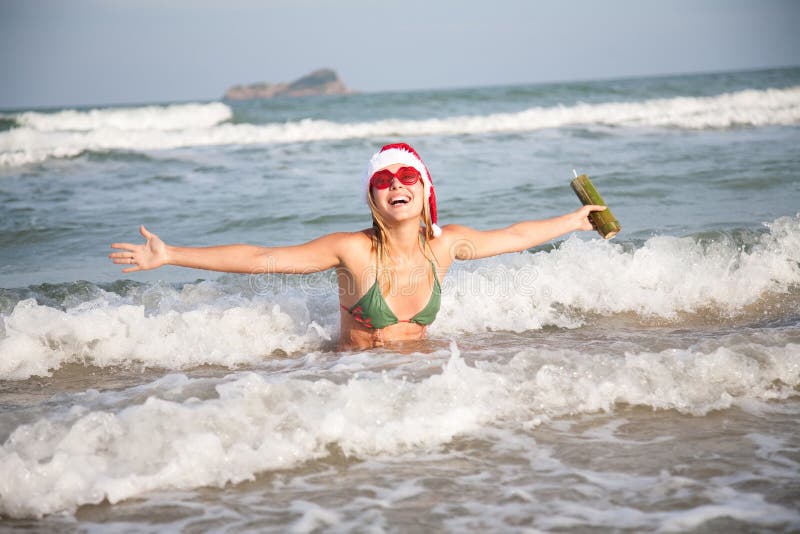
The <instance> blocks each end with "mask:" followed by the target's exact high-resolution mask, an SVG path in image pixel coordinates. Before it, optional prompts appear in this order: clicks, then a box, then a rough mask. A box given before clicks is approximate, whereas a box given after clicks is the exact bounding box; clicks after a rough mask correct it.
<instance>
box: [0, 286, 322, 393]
mask: <svg viewBox="0 0 800 534" xmlns="http://www.w3.org/2000/svg"><path fill="white" fill-rule="evenodd" d="M210 286H213V284H211V283H204V284H199V285H192V284H189V285H187V286H185V287H184V288H183V290H182V291H180V292H174V291H169V290H167V289H164V288H160V289H161V291H163V292H166V293H167V295H161V296H160V298H161V299H162V300H161V303H160V306H159V307H158V308H157V309H156V310H152V311H150V312H148V311H147V310H146V307H145V305H144V304H141V303H138V304H137V303H131V299H130V298H127V299H120V298H119V297H117V296H116V295H112V294H104V296H102V297H100V298H98V299H96V300H93V301H91V302H87V303H84V304H82V305H79V306H76V307H74V308H70V309H67V310H60V309H56V308H52V307H49V306H45V305H40V304H37V303H36V302H35V301H34V300H33V299H27V300H23V301H20V302H19V303H17V305H16V306H15V307H14V310H13V311H12V313H11V314H10V315H8V316H3V317H1V318H2V321H3V325H4V330H5V335H4V336H3V337H1V338H0V377H2V378H3V379H12V380H13V379H25V378H28V377H30V376H33V375H40V376H46V375H48V374H49V373H50V371H51V370H52V369H58V368H59V367H61V366H62V365H65V364H67V363H71V362H77V363H84V364H91V365H97V366H101V367H105V366H113V365H127V364H132V363H138V364H143V365H146V366H149V367H166V368H171V369H181V368H186V367H192V366H196V365H201V364H216V365H223V366H236V365H242V364H248V363H250V364H253V363H258V362H260V361H262V360H263V359H264V357H265V356H266V355H269V354H270V353H272V352H273V351H276V350H282V351H284V352H287V353H296V352H298V351H301V350H312V349H314V348H318V347H320V346H321V345H322V344H323V343H324V342H326V341H327V340H329V339H331V333H330V332H329V329H330V328H329V329H326V328H325V327H323V326H320V325H319V324H317V323H315V322H314V321H311V320H309V319H308V315H309V312H308V309H307V308H306V305H307V304H308V303H307V302H304V301H302V300H299V299H296V298H293V297H292V296H291V295H284V296H283V298H282V299H281V300H279V301H275V300H272V301H270V300H267V299H264V298H254V299H250V300H248V299H244V298H241V299H239V298H233V299H231V298H225V296H222V295H219V294H217V292H216V291H208V290H207V289H206V294H203V293H204V288H208V287H210ZM281 304H282V305H283V308H282V307H281Z"/></svg>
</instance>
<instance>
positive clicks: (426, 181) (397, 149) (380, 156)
mask: <svg viewBox="0 0 800 534" xmlns="http://www.w3.org/2000/svg"><path fill="white" fill-rule="evenodd" d="M396 163H400V164H402V165H406V166H408V167H413V168H415V169H417V170H418V171H419V174H420V176H422V189H423V191H424V192H425V200H426V201H427V202H428V205H429V206H430V212H431V232H432V233H433V237H439V236H440V235H442V229H441V228H439V225H438V224H436V222H437V217H436V193H435V192H434V191H433V181H432V180H431V173H429V172H428V167H426V166H425V164H424V163H423V162H422V158H420V157H419V154H417V151H416V150H414V149H413V148H412V147H411V145H408V144H406V143H392V144H391V145H386V146H384V147H383V148H381V149H380V150H379V151H378V152H375V154H373V155H372V157H371V158H370V159H369V163H367V170H366V172H365V173H364V190H366V192H367V195H369V179H370V178H372V175H373V174H375V172H376V171H379V170H381V169H383V168H384V167H388V166H389V165H394V164H396Z"/></svg>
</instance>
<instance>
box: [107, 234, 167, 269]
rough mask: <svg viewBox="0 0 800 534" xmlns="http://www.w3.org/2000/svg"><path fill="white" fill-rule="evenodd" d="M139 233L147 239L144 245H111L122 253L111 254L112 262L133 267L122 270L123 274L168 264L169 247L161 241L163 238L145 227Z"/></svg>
mask: <svg viewBox="0 0 800 534" xmlns="http://www.w3.org/2000/svg"><path fill="white" fill-rule="evenodd" d="M139 232H140V233H141V234H142V237H144V238H145V239H146V242H145V243H144V245H134V244H132V243H112V244H111V248H115V249H117V250H121V251H122V252H112V253H111V254H109V255H108V257H109V258H111V261H113V262H114V263H116V264H118V265H131V267H128V268H127V269H122V272H123V273H132V272H135V271H146V270H148V269H156V268H158V267H161V266H162V265H165V264H166V263H167V246H166V245H165V244H164V242H163V241H161V238H159V237H158V236H157V235H156V234H154V233H152V232H150V231H148V230H147V228H145V227H144V225H142V226H140V227H139Z"/></svg>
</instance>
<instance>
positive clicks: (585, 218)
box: [570, 204, 608, 230]
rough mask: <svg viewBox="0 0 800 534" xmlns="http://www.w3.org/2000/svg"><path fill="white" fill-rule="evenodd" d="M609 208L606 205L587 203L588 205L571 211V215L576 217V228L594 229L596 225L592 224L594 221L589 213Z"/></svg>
mask: <svg viewBox="0 0 800 534" xmlns="http://www.w3.org/2000/svg"><path fill="white" fill-rule="evenodd" d="M606 209H608V208H607V207H606V206H598V205H595V204H587V205H586V206H581V207H580V208H578V209H577V210H575V211H573V212H572V213H570V216H571V217H572V218H573V219H574V220H573V222H574V227H575V229H576V230H594V229H595V228H594V225H592V221H591V220H590V219H589V214H590V213H591V212H593V211H604V210H606Z"/></svg>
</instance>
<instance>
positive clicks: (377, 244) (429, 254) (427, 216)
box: [367, 186, 439, 294]
mask: <svg viewBox="0 0 800 534" xmlns="http://www.w3.org/2000/svg"><path fill="white" fill-rule="evenodd" d="M423 187H424V186H423ZM367 203H368V204H369V209H370V211H371V212H372V250H374V251H375V257H376V259H377V262H378V266H377V273H376V278H377V280H378V285H379V286H380V287H381V289H382V291H381V292H382V293H383V294H388V293H389V292H391V290H392V260H391V258H390V257H389V251H388V250H387V248H388V245H389V243H388V234H389V232H388V230H387V226H386V222H385V221H384V220H383V217H381V214H380V212H379V211H378V207H377V206H376V205H375V200H374V199H373V198H372V187H371V186H367ZM419 217H420V221H422V222H423V223H424V224H425V246H422V245H420V249H421V250H422V255H423V256H425V257H426V258H427V259H428V260H429V261H432V262H433V263H434V265H438V264H439V261H438V260H437V259H436V255H435V254H434V253H433V250H432V249H431V246H430V240H431V239H433V237H434V236H433V225H432V223H431V210H430V206H429V204H428V202H423V203H422V213H420V216H419ZM432 277H433V271H430V272H429V273H428V279H429V281H430V280H431V279H432Z"/></svg>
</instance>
